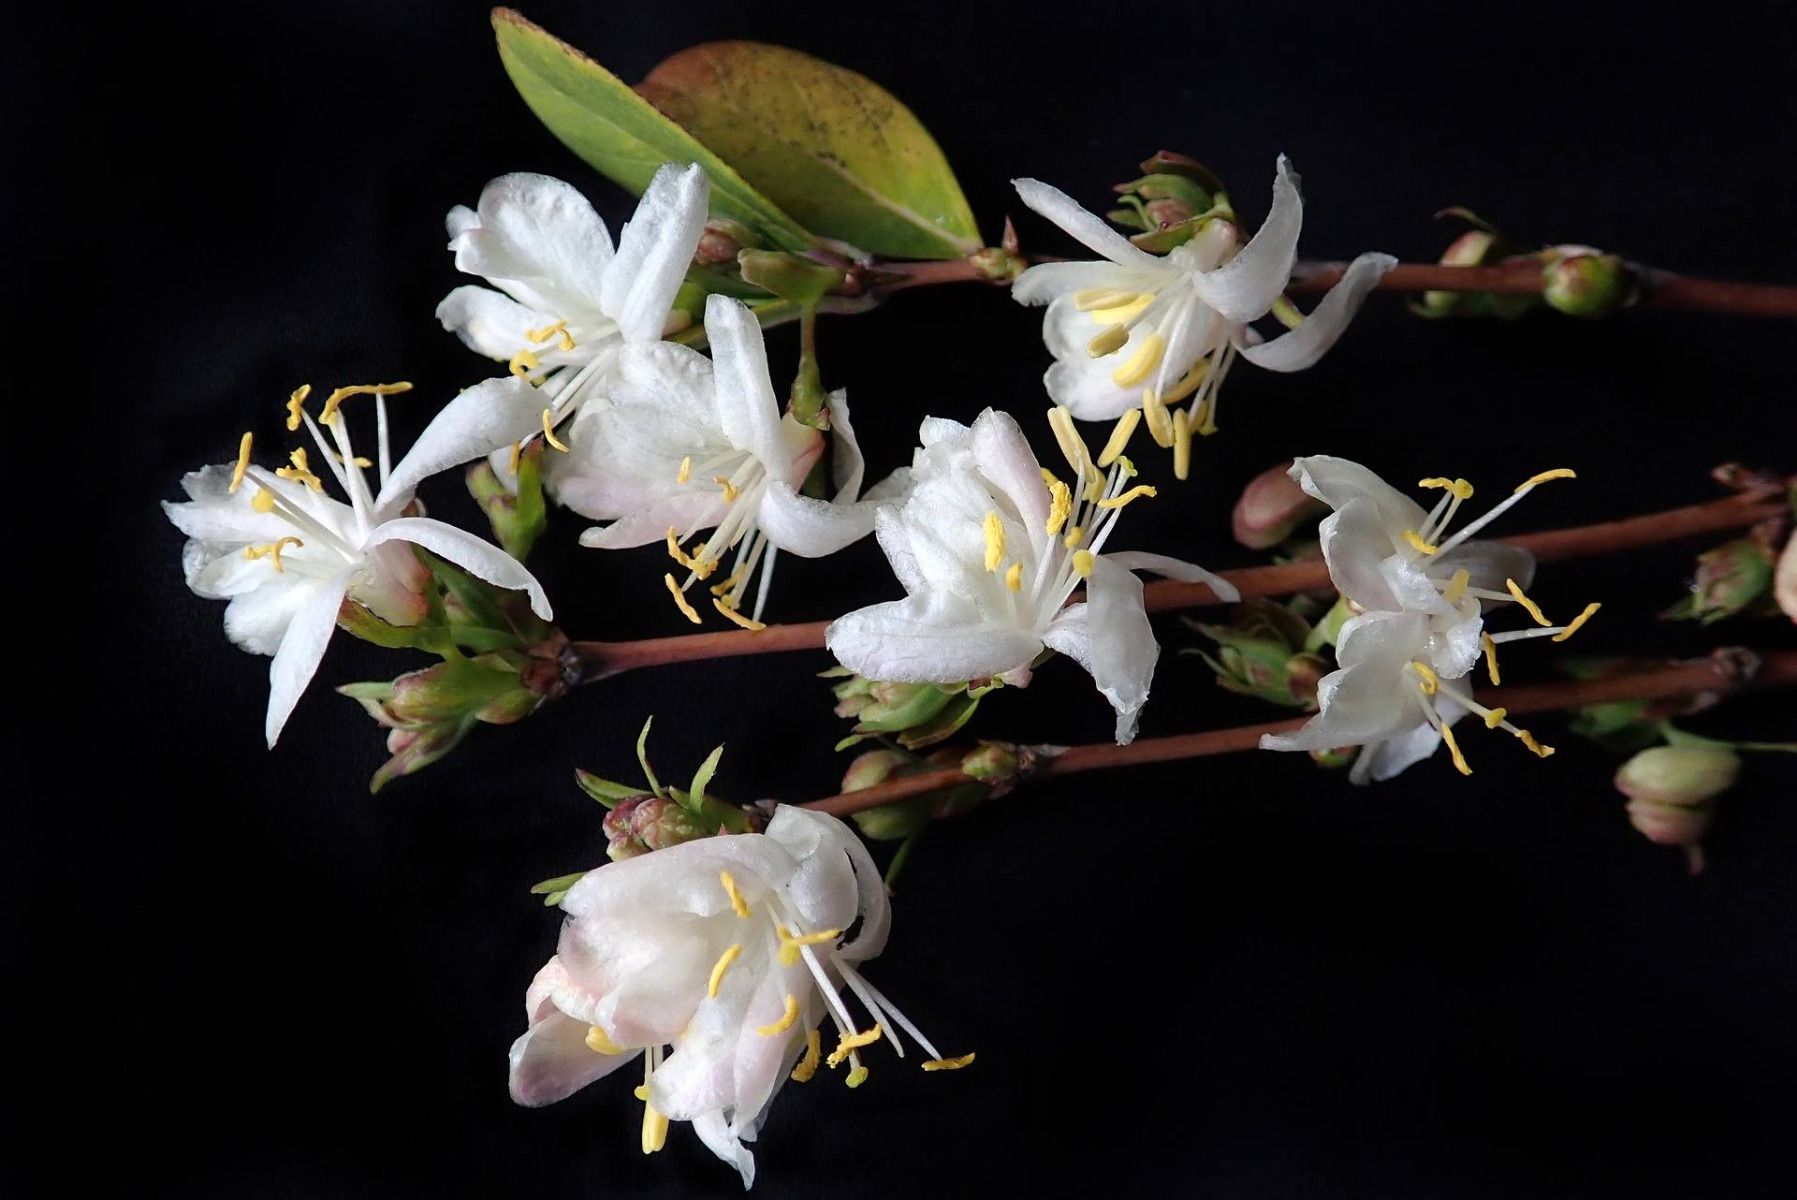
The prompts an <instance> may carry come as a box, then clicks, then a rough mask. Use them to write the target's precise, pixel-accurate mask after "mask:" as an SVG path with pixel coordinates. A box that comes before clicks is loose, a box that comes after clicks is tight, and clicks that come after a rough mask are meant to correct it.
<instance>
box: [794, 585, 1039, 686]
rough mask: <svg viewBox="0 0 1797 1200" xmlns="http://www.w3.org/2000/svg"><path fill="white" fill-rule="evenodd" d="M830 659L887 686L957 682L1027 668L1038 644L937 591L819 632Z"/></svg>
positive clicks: (865, 610) (853, 616) (838, 621)
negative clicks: (831, 656) (891, 684)
mask: <svg viewBox="0 0 1797 1200" xmlns="http://www.w3.org/2000/svg"><path fill="white" fill-rule="evenodd" d="M824 644H825V645H826V646H828V647H829V650H830V653H832V654H834V655H835V656H836V659H837V661H838V662H840V663H842V665H843V666H845V667H848V668H849V669H850V670H852V671H854V672H856V673H857V674H860V675H863V676H865V677H867V678H868V679H879V680H885V681H887V682H891V683H964V682H966V681H967V680H970V679H983V678H986V677H988V676H992V675H1001V674H1003V673H1004V672H1006V671H1012V670H1015V669H1017V668H1018V667H1023V666H1027V665H1028V664H1029V662H1030V660H1031V659H1033V658H1035V657H1036V655H1037V654H1038V653H1039V652H1040V651H1041V649H1042V642H1041V641H1040V639H1038V638H1037V637H1035V636H1034V635H1033V634H1030V633H1027V632H1025V631H1023V630H1020V629H1017V628H1015V627H1010V626H1004V625H1000V624H998V623H997V622H993V621H986V620H982V619H981V618H980V616H979V613H978V611H977V609H975V608H974V606H973V605H972V604H971V602H969V601H967V600H964V599H962V598H961V597H959V596H953V595H949V594H946V593H942V592H924V593H920V594H918V595H915V596H910V597H907V598H906V599H904V600H895V601H892V602H890V603H887V604H875V605H871V606H870V607H868V608H863V609H860V610H858V611H856V612H852V613H849V614H848V615H847V616H843V617H838V618H837V619H836V620H835V621H832V622H831V623H830V627H829V628H828V629H827V630H825V631H824Z"/></svg>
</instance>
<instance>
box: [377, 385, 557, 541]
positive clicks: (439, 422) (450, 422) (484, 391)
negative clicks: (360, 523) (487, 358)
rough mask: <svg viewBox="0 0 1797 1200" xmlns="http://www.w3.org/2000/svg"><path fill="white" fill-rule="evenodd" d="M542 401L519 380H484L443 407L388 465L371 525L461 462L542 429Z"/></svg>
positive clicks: (481, 456) (400, 507)
mask: <svg viewBox="0 0 1797 1200" xmlns="http://www.w3.org/2000/svg"><path fill="white" fill-rule="evenodd" d="M543 408H544V404H543V398H542V396H541V395H540V394H539V393H538V392H537V389H536V388H534V387H532V386H531V385H530V384H528V383H526V382H524V381H523V380H522V379H513V378H509V377H508V378H505V379H488V380H485V381H484V382H481V383H477V384H475V385H474V386H473V387H471V388H469V389H468V390H466V391H464V392H463V393H462V394H461V395H459V396H457V397H456V398H455V399H453V400H451V401H450V402H449V403H448V404H445V405H444V406H443V408H442V410H441V411H440V412H438V413H437V415H436V416H435V417H433V418H432V419H431V423H430V424H429V425H426V426H425V427H424V432H423V433H421V434H419V435H418V440H417V441H416V442H413V443H412V448H411V450H409V451H408V452H407V453H406V456H405V457H404V458H402V459H400V460H399V461H398V462H397V463H395V464H394V466H393V473H392V474H391V475H389V476H388V477H387V481H386V482H385V483H384V484H382V485H381V494H380V496H379V497H377V498H376V500H375V503H374V508H375V520H376V521H380V520H382V519H384V518H385V517H387V516H390V515H392V514H395V513H397V512H399V511H400V510H401V509H403V508H404V507H405V506H406V505H407V504H409V503H411V500H412V494H413V493H414V492H416V491H417V490H418V485H419V484H420V483H422V482H424V481H425V480H426V479H428V478H430V477H431V476H432V475H435V474H437V473H438V472H439V471H447V470H448V469H449V468H451V467H457V466H460V465H462V464H463V463H468V462H473V461H474V460H475V459H477V458H484V457H486V456H487V455H488V454H491V453H492V452H493V451H495V450H497V449H499V448H500V447H502V446H509V445H511V444H512V443H513V442H516V441H520V440H521V439H523V438H527V437H529V436H530V435H531V433H532V432H533V431H535V430H537V429H539V428H540V427H541V423H542V419H543Z"/></svg>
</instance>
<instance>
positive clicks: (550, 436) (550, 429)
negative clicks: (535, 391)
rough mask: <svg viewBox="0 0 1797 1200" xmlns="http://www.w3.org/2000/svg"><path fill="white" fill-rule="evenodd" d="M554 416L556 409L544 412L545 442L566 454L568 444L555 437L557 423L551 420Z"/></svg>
mask: <svg viewBox="0 0 1797 1200" xmlns="http://www.w3.org/2000/svg"><path fill="white" fill-rule="evenodd" d="M554 415H555V410H554V409H549V408H545V409H544V410H543V440H544V441H546V442H548V443H549V444H550V445H551V446H554V447H555V448H556V449H557V450H560V451H561V452H562V453H563V454H566V453H567V452H568V443H566V442H564V441H562V440H561V439H560V438H558V437H556V436H555V422H554V421H552V420H551V419H550V418H552V417H553V416H554Z"/></svg>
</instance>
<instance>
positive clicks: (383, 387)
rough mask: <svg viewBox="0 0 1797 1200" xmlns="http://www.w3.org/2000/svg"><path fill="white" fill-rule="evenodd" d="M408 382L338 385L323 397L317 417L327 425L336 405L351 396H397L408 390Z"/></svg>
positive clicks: (409, 387) (335, 409) (333, 416)
mask: <svg viewBox="0 0 1797 1200" xmlns="http://www.w3.org/2000/svg"><path fill="white" fill-rule="evenodd" d="M411 390H412V385H411V384H409V383H353V384H351V385H350V386H348V387H340V388H337V389H336V390H335V391H333V392H332V393H331V394H330V395H328V396H326V397H325V398H324V408H323V409H322V410H320V412H319V414H318V419H319V420H320V421H322V422H323V423H324V424H326V425H329V424H330V423H331V422H332V421H334V420H336V419H337V407H338V406H339V405H341V404H342V403H343V402H344V401H345V400H347V399H349V398H350V397H351V396H397V395H399V393H401V392H409V391H411Z"/></svg>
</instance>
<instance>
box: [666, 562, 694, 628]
mask: <svg viewBox="0 0 1797 1200" xmlns="http://www.w3.org/2000/svg"><path fill="white" fill-rule="evenodd" d="M661 581H662V582H663V583H665V584H667V585H668V595H670V596H672V597H674V607H676V608H678V609H679V610H680V611H681V613H682V614H683V615H684V616H685V617H686V619H687V620H689V621H691V622H692V623H693V624H695V625H700V624H703V622H702V621H700V620H699V610H698V609H696V608H694V607H693V606H692V605H691V604H689V603H687V599H686V596H685V595H684V594H683V593H682V592H681V591H680V585H679V584H677V583H675V582H674V576H673V575H672V574H668V575H663V576H662V577H661Z"/></svg>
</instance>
